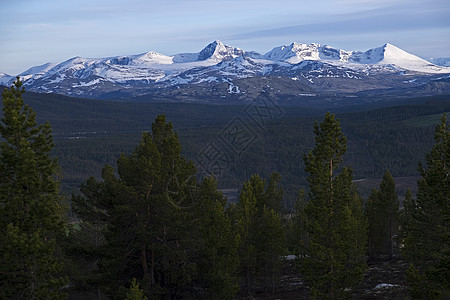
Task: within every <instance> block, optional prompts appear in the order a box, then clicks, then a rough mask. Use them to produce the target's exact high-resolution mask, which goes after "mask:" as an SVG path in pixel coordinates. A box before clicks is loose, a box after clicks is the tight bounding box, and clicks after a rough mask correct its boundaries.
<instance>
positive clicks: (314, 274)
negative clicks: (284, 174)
mask: <svg viewBox="0 0 450 300" xmlns="http://www.w3.org/2000/svg"><path fill="white" fill-rule="evenodd" d="M314 133H315V142H316V146H315V148H314V149H313V150H311V151H310V152H309V153H308V154H307V155H305V156H304V162H305V166H306V171H307V172H308V173H309V177H308V182H309V184H310V192H309V201H308V203H307V205H306V208H305V214H306V216H307V220H306V221H307V228H308V245H307V249H306V251H307V253H306V256H305V257H303V258H301V260H300V264H301V271H302V273H303V275H304V276H305V277H306V279H307V281H308V282H309V283H310V284H311V286H312V288H313V289H312V292H313V296H315V297H319V298H323V297H325V298H331V299H340V298H342V297H345V296H346V294H347V291H348V288H351V287H353V286H354V285H356V284H357V283H358V282H359V281H360V280H362V274H363V272H364V270H365V260H364V253H365V244H366V237H365V235H366V223H365V219H364V216H363V213H362V199H361V197H359V195H358V194H357V191H356V187H355V186H354V185H353V184H352V171H351V169H349V168H343V169H342V170H340V169H339V166H340V164H341V163H342V156H343V155H344V153H345V151H346V141H347V139H346V137H345V136H344V135H343V133H342V132H341V128H340V125H339V120H336V119H335V117H334V115H332V114H330V113H327V114H326V115H325V118H324V120H323V122H322V123H320V124H318V123H317V122H316V123H315V125H314Z"/></svg>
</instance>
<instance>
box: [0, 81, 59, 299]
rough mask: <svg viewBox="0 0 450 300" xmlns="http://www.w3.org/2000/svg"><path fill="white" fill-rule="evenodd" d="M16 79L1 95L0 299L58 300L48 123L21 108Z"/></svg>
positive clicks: (54, 168) (55, 196)
mask: <svg viewBox="0 0 450 300" xmlns="http://www.w3.org/2000/svg"><path fill="white" fill-rule="evenodd" d="M23 92H24V89H23V87H22V83H21V82H20V80H19V79H17V81H16V82H15V83H14V86H12V87H11V89H10V90H7V89H5V90H4V92H3V95H2V96H3V112H4V115H3V119H2V122H1V123H0V133H1V136H2V138H3V139H2V140H1V142H0V149H1V152H0V298H2V299H13V298H14V299H16V298H17V299H60V298H63V297H64V293H62V292H61V288H62V286H63V285H64V284H65V280H64V279H63V278H61V277H59V276H58V272H59V271H60V270H61V263H60V262H59V261H58V260H57V259H56V257H55V250H56V236H57V235H58V233H61V232H62V231H63V229H64V222H63V218H62V209H61V206H60V200H61V199H60V195H59V183H58V181H57V179H56V174H57V172H58V169H59V167H58V164H57V161H56V159H54V158H52V157H51V156H50V151H51V150H52V148H53V140H52V136H51V129H50V125H49V124H48V123H46V124H44V125H37V123H36V114H35V113H34V112H33V110H32V109H31V108H30V107H28V106H27V105H24V102H23V99H22V94H23Z"/></svg>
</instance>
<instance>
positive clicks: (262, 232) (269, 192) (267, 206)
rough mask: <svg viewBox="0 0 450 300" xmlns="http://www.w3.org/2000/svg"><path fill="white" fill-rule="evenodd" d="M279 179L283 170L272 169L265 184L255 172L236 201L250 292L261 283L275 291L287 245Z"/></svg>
mask: <svg viewBox="0 0 450 300" xmlns="http://www.w3.org/2000/svg"><path fill="white" fill-rule="evenodd" d="M280 179H281V176H280V174H278V173H272V175H271V176H270V179H269V182H268V184H267V187H265V185H266V184H265V181H264V180H263V179H262V178H261V177H259V175H253V176H252V177H251V178H250V180H248V181H246V182H245V183H244V185H243V187H242V191H241V196H240V198H239V201H238V203H237V207H236V210H237V213H236V214H237V219H238V220H237V232H238V235H239V238H240V245H239V257H240V264H241V272H242V274H243V275H244V277H245V281H246V286H247V292H248V293H249V294H251V292H252V291H253V288H254V285H256V284H258V283H261V284H262V286H263V287H264V289H266V290H268V289H269V288H270V290H271V291H275V287H276V282H277V278H278V274H279V269H280V266H281V257H282V255H283V254H284V252H285V248H286V246H285V244H286V240H285V236H286V233H285V228H284V227H283V226H282V224H281V210H282V197H283V190H282V189H281V187H279V182H280Z"/></svg>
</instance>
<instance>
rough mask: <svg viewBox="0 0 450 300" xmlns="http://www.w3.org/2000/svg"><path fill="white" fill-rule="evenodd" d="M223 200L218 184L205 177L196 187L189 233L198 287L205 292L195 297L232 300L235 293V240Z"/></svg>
mask: <svg viewBox="0 0 450 300" xmlns="http://www.w3.org/2000/svg"><path fill="white" fill-rule="evenodd" d="M225 206H226V199H225V198H224V197H223V195H222V193H221V192H220V191H219V190H218V189H217V181H216V180H215V179H214V178H211V177H207V178H205V179H204V180H203V182H202V184H201V185H200V187H199V190H198V193H197V197H196V203H195V206H194V210H193V215H192V218H193V220H194V222H195V226H193V228H192V230H191V231H190V234H191V239H192V240H193V244H195V246H194V247H195V248H196V250H195V251H196V259H195V261H196V265H197V274H198V282H199V285H200V286H201V287H202V288H203V289H204V293H202V295H196V298H197V299H199V298H204V299H232V298H233V297H234V296H235V295H236V293H237V291H238V284H237V271H238V267H239V258H238V255H237V246H238V245H237V237H236V235H235V234H234V232H233V231H232V227H231V221H230V219H229V217H228V215H226V213H225Z"/></svg>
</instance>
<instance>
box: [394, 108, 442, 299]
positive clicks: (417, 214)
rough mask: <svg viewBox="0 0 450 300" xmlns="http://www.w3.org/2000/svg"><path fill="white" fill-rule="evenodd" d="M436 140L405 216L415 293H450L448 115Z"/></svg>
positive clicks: (429, 295)
mask: <svg viewBox="0 0 450 300" xmlns="http://www.w3.org/2000/svg"><path fill="white" fill-rule="evenodd" d="M434 138H435V144H434V146H433V148H432V149H431V152H430V153H429V154H427V156H426V163H427V166H426V168H424V167H423V166H422V165H419V171H420V174H421V176H422V178H421V179H419V181H418V182H417V184H418V193H417V199H416V200H414V199H412V198H411V197H410V196H408V201H407V202H406V203H405V213H404V217H403V221H404V223H403V224H402V225H403V226H402V227H403V236H404V237H405V239H404V252H403V254H404V255H405V256H406V257H407V258H408V259H409V260H410V261H411V262H412V263H413V265H412V266H411V268H410V269H409V271H408V277H409V282H410V284H411V285H412V294H413V297H422V298H428V299H430V298H448V297H450V125H449V124H447V119H446V115H445V114H444V116H443V117H442V118H441V123H440V125H439V126H437V127H436V129H435V134H434Z"/></svg>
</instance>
